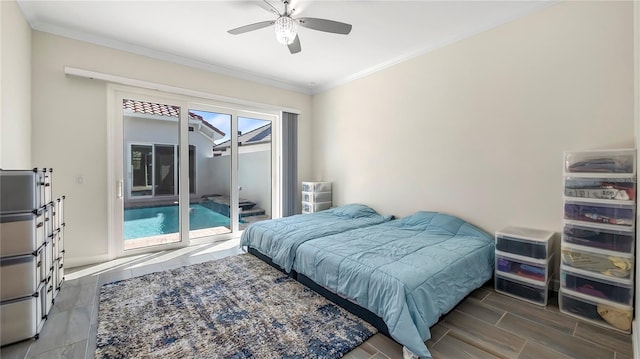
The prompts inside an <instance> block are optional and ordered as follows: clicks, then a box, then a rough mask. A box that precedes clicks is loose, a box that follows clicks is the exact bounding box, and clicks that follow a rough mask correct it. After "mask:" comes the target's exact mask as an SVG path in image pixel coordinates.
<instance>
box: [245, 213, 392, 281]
mask: <svg viewBox="0 0 640 359" xmlns="http://www.w3.org/2000/svg"><path fill="white" fill-rule="evenodd" d="M392 218H393V217H392V216H383V215H380V214H378V213H377V212H376V211H375V210H374V209H372V208H371V207H368V206H366V205H363V204H348V205H344V206H340V207H336V208H331V209H328V210H325V211H320V212H316V213H309V214H299V215H294V216H290V217H285V218H279V219H273V220H268V221H261V222H256V223H252V224H251V225H249V226H248V227H247V228H246V229H245V230H244V232H243V233H242V236H241V239H240V246H241V247H244V246H247V247H251V248H253V249H255V250H257V251H258V252H260V253H262V254H263V255H265V256H267V257H269V258H271V260H272V261H273V263H274V264H276V265H278V266H280V267H281V268H282V269H283V270H285V271H286V272H290V271H291V268H292V267H293V262H294V259H295V254H296V249H298V246H300V245H301V244H302V243H304V242H306V241H309V240H312V239H315V238H319V237H324V236H329V235H332V234H336V233H342V232H346V231H350V230H353V229H358V228H363V227H368V226H372V225H375V224H380V223H384V222H387V221H389V220H391V219H392Z"/></svg>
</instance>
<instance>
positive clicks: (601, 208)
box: [564, 202, 635, 226]
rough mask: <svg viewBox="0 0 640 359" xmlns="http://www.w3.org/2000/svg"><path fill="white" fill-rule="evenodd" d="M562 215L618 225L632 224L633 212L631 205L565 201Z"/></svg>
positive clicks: (579, 219)
mask: <svg viewBox="0 0 640 359" xmlns="http://www.w3.org/2000/svg"><path fill="white" fill-rule="evenodd" d="M564 217H565V218H566V219H573V220H576V221H585V222H596V223H604V224H613V225H619V226H633V225H634V223H635V213H634V207H633V205H629V206H627V205H625V206H622V205H620V206H616V205H592V204H585V203H578V202H567V203H565V205H564Z"/></svg>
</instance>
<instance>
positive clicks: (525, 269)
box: [496, 251, 553, 284]
mask: <svg viewBox="0 0 640 359" xmlns="http://www.w3.org/2000/svg"><path fill="white" fill-rule="evenodd" d="M551 258H553V254H552V255H551V257H550V258H549V259H546V260H538V261H535V260H533V259H531V258H528V257H522V256H518V255H513V254H506V253H502V252H499V251H496V270H497V271H498V272H502V273H508V274H512V275H515V276H518V277H523V278H529V279H533V280H536V281H540V284H544V283H546V282H547V279H549V274H550V273H549V271H550V267H549V261H550V260H551Z"/></svg>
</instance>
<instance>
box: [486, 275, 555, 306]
mask: <svg viewBox="0 0 640 359" xmlns="http://www.w3.org/2000/svg"><path fill="white" fill-rule="evenodd" d="M495 277H496V278H495V288H496V292H500V293H503V294H507V295H509V296H512V297H515V298H518V299H522V300H525V301H527V302H530V303H534V304H538V305H547V299H548V297H549V285H548V283H539V282H536V281H529V280H525V279H522V278H520V279H515V278H513V277H507V276H503V275H500V274H498V273H496V276H495Z"/></svg>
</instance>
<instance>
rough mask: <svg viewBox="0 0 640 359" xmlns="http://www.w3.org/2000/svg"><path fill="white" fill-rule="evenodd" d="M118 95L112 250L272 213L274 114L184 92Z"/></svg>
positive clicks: (200, 234)
mask: <svg viewBox="0 0 640 359" xmlns="http://www.w3.org/2000/svg"><path fill="white" fill-rule="evenodd" d="M117 99H118V101H117V103H118V105H119V106H120V107H119V109H118V111H119V112H118V113H119V114H120V117H119V122H118V123H117V125H118V126H117V127H118V128H120V130H119V131H115V136H114V140H115V141H116V143H119V144H120V145H117V147H116V148H118V150H117V151H115V152H116V158H119V159H120V160H119V161H116V167H115V171H114V175H115V178H116V182H117V188H118V189H117V190H116V196H115V197H116V198H115V199H114V203H115V204H116V205H115V206H114V207H115V212H114V213H115V218H116V219H117V218H120V220H119V221H118V220H116V221H115V222H116V223H115V224H114V225H113V231H112V233H114V236H115V237H119V238H121V240H120V242H118V244H117V246H116V247H117V251H116V256H119V255H124V254H129V253H136V252H141V251H149V250H157V249H159V248H165V247H166V248H173V247H176V246H185V245H188V244H190V243H200V242H207V241H211V240H215V239H216V238H221V239H224V238H230V237H233V236H237V235H238V233H239V231H241V230H242V229H244V228H245V227H246V226H247V225H248V224H249V223H252V222H256V221H261V220H265V219H269V218H272V217H273V216H277V214H278V213H279V212H278V211H279V207H278V204H279V201H277V200H274V198H277V196H278V189H277V183H278V181H277V177H276V174H277V173H278V171H277V170H275V169H274V168H277V165H278V161H277V153H276V152H277V151H275V150H274V148H276V147H275V146H274V143H275V142H276V136H273V132H274V127H277V119H278V117H277V116H276V115H275V114H268V113H261V112H258V111H255V112H254V111H246V110H239V109H237V108H231V107H227V106H220V105H216V104H210V103H201V102H189V101H188V99H184V98H178V99H175V100H171V99H170V100H167V99H166V98H156V97H149V96H143V95H135V94H130V93H121V94H120V93H118V97H117ZM183 159H184V160H183ZM118 162H119V163H121V164H120V165H119V166H118V165H117V163H118ZM113 222H114V221H112V223H113Z"/></svg>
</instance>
